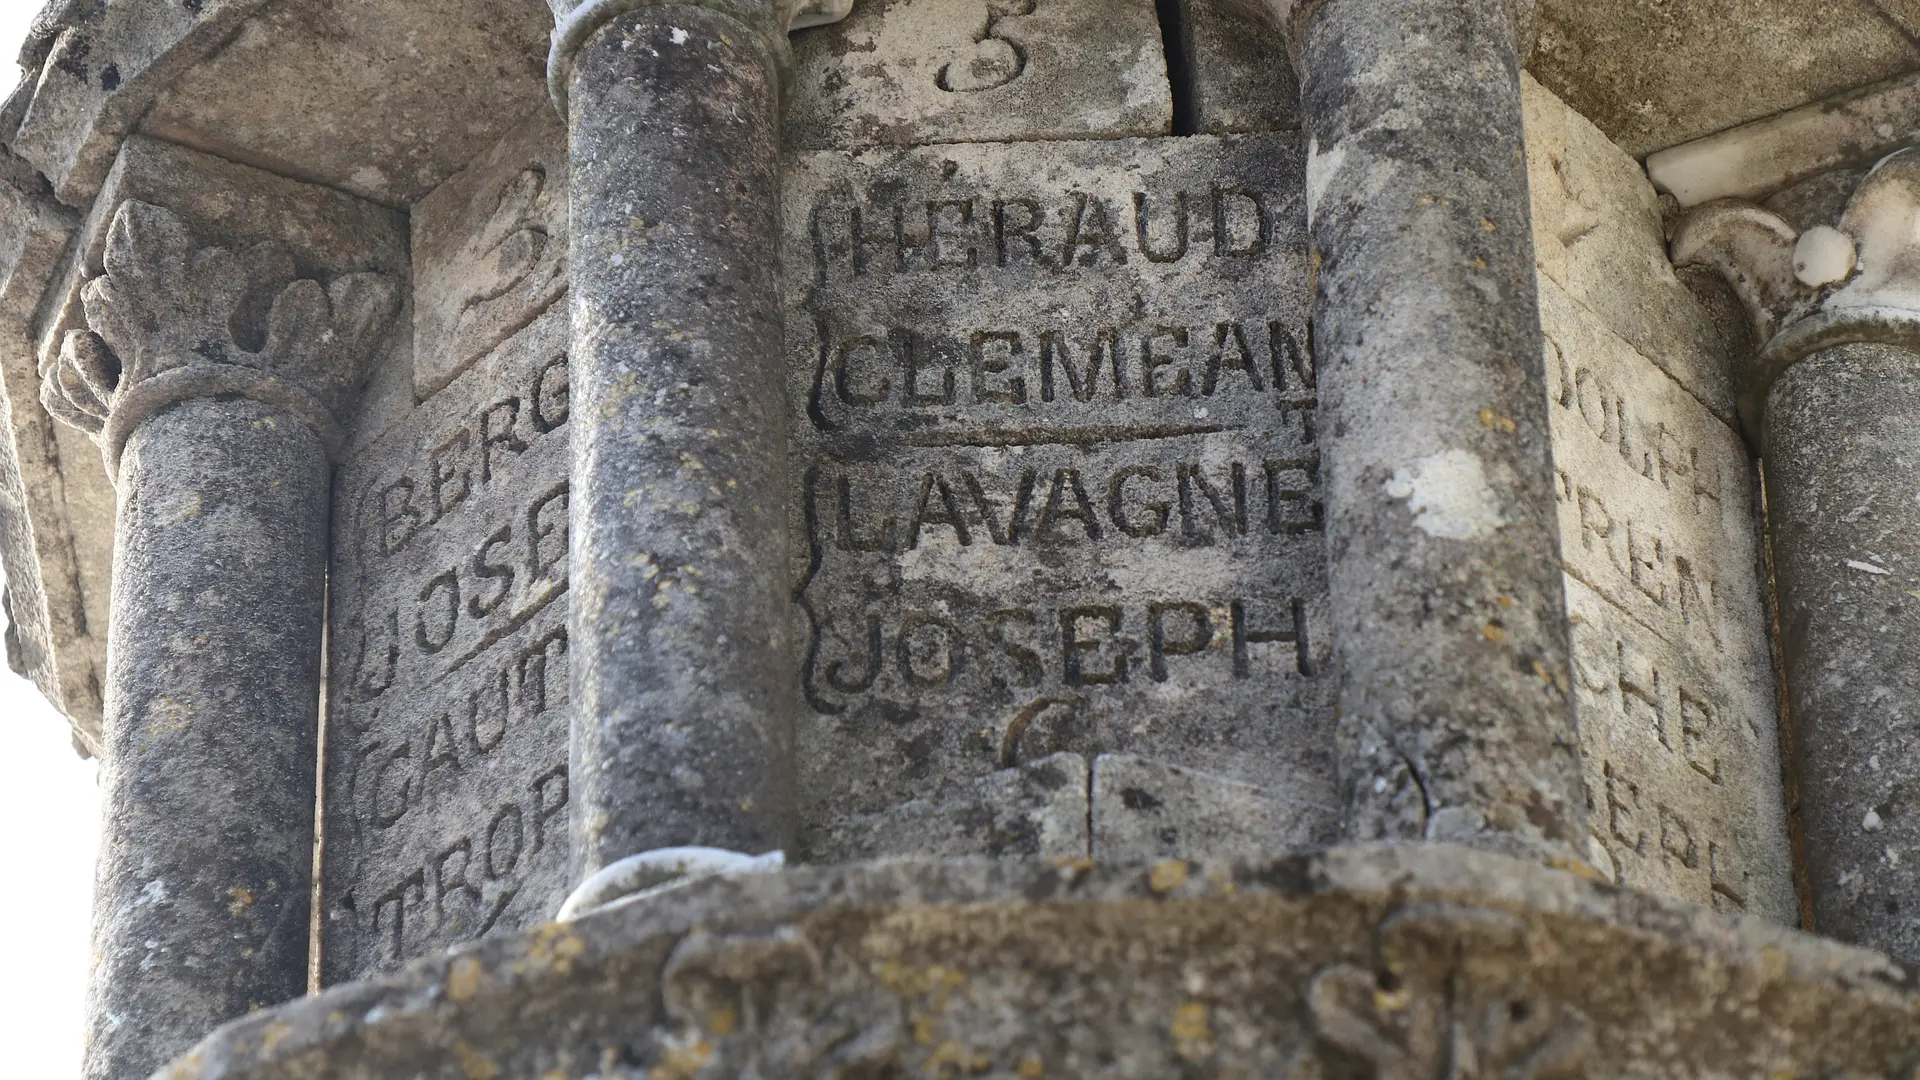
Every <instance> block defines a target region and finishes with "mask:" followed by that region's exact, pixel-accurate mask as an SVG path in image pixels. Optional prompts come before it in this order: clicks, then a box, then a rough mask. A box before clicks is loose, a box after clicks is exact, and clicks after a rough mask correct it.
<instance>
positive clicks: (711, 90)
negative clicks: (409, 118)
mask: <svg viewBox="0 0 1920 1080" xmlns="http://www.w3.org/2000/svg"><path fill="white" fill-rule="evenodd" d="M756 7H757V8H758V10H759V11H760V12H761V13H762V14H763V15H767V16H768V17H769V18H770V17H771V5H767V6H765V7H760V6H758V5H756ZM780 30H784V27H779V28H777V29H776V28H774V27H772V25H771V24H770V23H757V24H756V25H754V26H751V27H748V26H743V24H742V23H741V22H739V21H737V20H736V19H734V18H731V17H728V16H727V15H724V14H721V13H718V12H715V11H712V10H707V9H696V8H682V7H674V8H655V7H646V8H642V9H640V10H636V11H633V12H628V13H622V14H618V15H615V16H611V21H609V22H607V23H605V24H604V25H602V26H601V27H600V28H599V29H597V30H595V31H594V33H593V34H592V36H591V37H589V38H588V39H586V41H585V42H584V44H583V45H582V47H581V49H580V52H579V54H578V55H577V57H575V58H574V60H573V61H572V63H571V68H570V69H571V71H572V77H571V80H570V83H569V86H570V90H569V100H570V105H569V109H570V118H569V126H568V140H569V146H570V151H569V152H570V156H571V170H572V171H571V175H570V178H569V181H568V191H569V198H570V200H571V203H572V211H571V223H570V225H569V240H570V248H569V252H568V265H569V273H570V275H571V281H570V284H569V289H570V292H569V298H570V307H571V309H572V339H573V345H572V347H571V350H570V354H569V364H570V367H571V369H572V379H573V386H574V394H575V397H576V399H577V400H578V403H579V413H578V416H579V418H578V420H577V421H576V422H575V424H574V429H573V432H572V434H571V436H570V438H571V440H572V458H573V469H572V476H573V483H574V485H575V490H574V493H573V495H574V499H575V500H576V501H575V502H574V504H573V506H574V510H573V518H574V523H575V528H574V530H573V532H572V544H573V570H572V575H573V589H572V594H571V601H572V602H571V609H572V610H571V613H570V619H569V627H570V639H571V642H572V655H573V659H572V680H573V709H574V719H575V722H574V726H573V739H572V755H573V758H572V760H573V766H572V775H573V797H574V807H573V815H572V818H573V830H574V831H573V837H574V850H573V859H574V863H575V871H576V877H577V878H585V877H586V876H587V875H589V874H591V873H593V872H595V871H597V870H599V869H601V868H602V867H604V866H606V865H607V864H609V863H612V862H615V861H617V860H620V859H623V858H627V857H629V856H632V855H635V854H638V853H643V852H646V851H648V850H650V849H655V848H665V847H679V846H687V845H695V846H703V847H715V848H723V849H728V850H732V851H740V852H746V853H748V854H760V853H763V852H767V851H771V850H773V849H784V848H785V847H787V846H788V841H789V839H790V837H791V836H792V831H793V829H794V827H795V824H796V822H795V820H794V815H793V812H792V790H793V776H792V739H793V718H794V712H795V711H797V707H798V704H799V702H798V695H797V694H796V693H795V692H794V687H793V682H792V680H793V671H794V669H795V667H796V666H797V665H796V663H795V658H796V652H797V650H796V649H795V648H794V646H795V644H796V642H795V640H794V636H793V635H792V634H791V633H790V632H789V631H790V627H791V625H792V622H791V598H790V589H791V582H790V581H789V580H788V579H787V578H786V575H785V574H784V572H783V571H785V569H786V567H785V565H784V557H785V556H786V554H787V534H786V528H787V513H786V505H785V504H786V503H787V501H788V498H789V496H790V488H789V486H788V484H787V483H786V480H787V477H786V475H785V471H784V466H785V464H786V461H787V451H788V446H787V440H786V433H785V428H786V408H785V402H784V401H783V400H782V390H783V385H782V374H783V373H782V371H781V369H780V361H779V357H780V355H781V337H780V313H781V299H782V294H781V280H782V271H783V268H782V266H781V258H780V237H781V232H780V227H781V221H780V202H781V190H780V174H779V136H780V133H779V97H780V86H779V84H778V81H777V80H778V79H779V72H778V63H777V57H776V55H775V51H776V50H775V47H774V46H777V45H778V44H781V42H779V41H778V38H777V36H776V37H775V38H774V40H773V41H772V42H769V41H768V40H767V39H768V35H777V34H778V32H779V31H780Z"/></svg>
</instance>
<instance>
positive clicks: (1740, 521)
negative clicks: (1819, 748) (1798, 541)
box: [1540, 280, 1797, 922]
mask: <svg viewBox="0 0 1920 1080" xmlns="http://www.w3.org/2000/svg"><path fill="white" fill-rule="evenodd" d="M1540 303H1541V321H1542V324H1543V326H1544V329H1545V331H1546V351H1547V357H1546V361H1547V363H1546V367H1547V388H1548V395H1549V402H1550V413H1551V416H1552V424H1553V449H1554V461H1555V466H1556V471H1557V485H1556V497H1557V500H1558V503H1559V510H1560V543H1561V552H1562V561H1563V566H1564V568H1565V570H1566V573H1567V578H1568V584H1567V593H1568V608H1569V618H1570V619H1571V621H1572V624H1573V627H1572V636H1573V651H1574V681H1575V684H1576V693H1575V696H1576V701H1577V702H1578V709H1579V716H1580V732H1581V746H1582V754H1583V762H1584V766H1585V773H1586V785H1587V798H1588V802H1589V816H1590V821H1589V826H1590V828H1591V830H1592V833H1593V835H1594V838H1595V840H1596V845H1597V850H1599V851H1603V852H1604V853H1605V856H1606V857H1605V859H1604V860H1601V861H1603V862H1607V863H1610V869H1611V871H1612V873H1613V874H1614V875H1615V877H1616V880H1619V881H1621V882H1622V883H1623V884H1627V885H1632V886H1634V887H1636V888H1641V889H1646V890H1649V891H1655V892H1662V893H1666V894H1668V895H1674V896H1681V897H1685V898H1687V899H1691V900H1696V901H1698V902H1700V903H1706V904H1713V905H1715V906H1716V907H1721V908H1733V909H1739V910H1746V911H1752V912H1754V913H1757V914H1763V915H1766V916H1768V917H1770V918H1774V919H1777V920H1780V921H1783V922H1792V921H1794V919H1795V917H1796V910H1797V905H1796V901H1795V899H1794V894H1793V886H1792V870H1791V856H1790V852H1789V849H1788V842H1787V822H1786V812H1785V799H1784V797H1783V794H1782V791H1781V787H1780V756H1779V722H1778V709H1777V706H1776V699H1775V696H1774V674H1773V665H1772V656H1771V652H1770V649H1769V645H1768V636H1767V625H1768V621H1767V613H1766V609H1765V606H1764V603H1763V592H1762V586H1761V576H1760V570H1759V567H1760V556H1759V551H1758V531H1757V521H1758V518H1757V515H1756V511H1755V507H1754V502H1753V490H1754V489H1753V474H1752V467H1751V465H1750V464H1749V462H1748V459H1747V453H1746V447H1745V445H1744V444H1743V443H1742V442H1741V441H1740V438H1739V436H1738V435H1737V434H1735V433H1734V431H1733V430H1732V429H1731V428H1729V427H1727V426H1726V425H1725V424H1723V423H1721V422H1720V420H1719V419H1718V418H1716V417H1715V416H1714V415H1713V414H1712V413H1711V412H1709V411H1708V410H1707V408H1706V407H1705V406H1703V405H1702V404H1701V403H1700V402H1699V401H1698V400H1697V399H1695V398H1694V397H1693V396H1692V395H1690V394H1688V393H1687V392H1686V390H1685V389H1683V388H1682V387H1681V386H1680V385H1679V384H1677V383H1675V382H1674V381H1673V379H1671V378H1670V377H1668V376H1667V375H1666V374H1665V373H1663V372H1662V371H1660V370H1659V369H1658V368H1656V367H1655V366H1654V365H1653V364H1652V362H1650V361H1649V360H1647V359H1646V358H1645V357H1643V356H1641V355H1640V354H1639V353H1637V352H1635V351H1634V350H1633V348H1632V347H1630V346H1629V345H1628V344H1627V343H1626V342H1625V341H1623V340H1621V339H1620V338H1619V337H1617V336H1615V335H1614V334H1612V333H1611V332H1609V331H1608V329H1607V328H1606V326H1605V325H1604V324H1603V323H1601V322H1600V320H1599V317H1598V316H1596V315H1595V314H1593V313H1592V312H1591V311H1589V310H1587V309H1586V308H1584V307H1582V306H1581V305H1579V304H1577V303H1575V302H1574V301H1573V300H1572V299H1570V298H1569V297H1568V296H1567V295H1566V294H1565V293H1564V292H1562V291H1561V290H1560V289H1559V288H1558V287H1556V286H1555V285H1554V284H1553V283H1552V282H1550V281H1546V280H1543V281H1542V282H1541V283H1540Z"/></svg>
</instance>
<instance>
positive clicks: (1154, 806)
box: [1092, 754, 1337, 863]
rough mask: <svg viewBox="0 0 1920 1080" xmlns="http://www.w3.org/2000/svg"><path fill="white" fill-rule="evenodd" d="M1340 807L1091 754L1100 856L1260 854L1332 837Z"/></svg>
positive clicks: (1243, 857) (1250, 857)
mask: <svg viewBox="0 0 1920 1080" xmlns="http://www.w3.org/2000/svg"><path fill="white" fill-rule="evenodd" d="M1336 815H1337V810H1336V808H1334V807H1330V806H1324V805H1319V804H1316V803H1312V802H1304V801H1301V800H1299V799H1296V798H1293V797H1292V796H1291V795H1290V794H1289V793H1288V792H1285V791H1271V790H1268V789H1266V788H1262V787H1257V786H1255V785H1253V784H1246V783H1241V782H1240V781H1237V780H1228V779H1225V778H1224V777H1219V776H1214V775H1211V774H1209V773H1203V772H1198V771H1196V770H1193V769H1182V768H1180V767H1179V766H1177V765H1168V764H1166V763H1164V762H1160V761H1153V760H1150V759H1148V758H1142V757H1135V756H1133V755H1130V754H1103V755H1101V756H1100V757H1098V758H1095V759H1094V762H1093V810H1092V821H1093V857H1094V858H1095V859H1096V860H1098V861H1100V862H1125V861H1129V860H1134V861H1141V860H1144V861H1158V860H1161V859H1195V860H1199V861H1201V862H1210V863H1224V862H1233V861H1241V862H1248V861H1257V860H1260V859H1265V858H1271V857H1272V856H1273V855H1274V854H1275V853H1276V852H1282V851H1295V850H1300V849H1303V848H1308V847H1314V846H1318V845H1322V844H1326V843H1330V842H1331V841H1332V840H1333V838H1334V830H1333V829H1332V828H1331V827H1330V826H1331V825H1332V824H1333V823H1334V822H1335V821H1336V820H1337V817H1336Z"/></svg>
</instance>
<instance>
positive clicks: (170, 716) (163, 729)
mask: <svg viewBox="0 0 1920 1080" xmlns="http://www.w3.org/2000/svg"><path fill="white" fill-rule="evenodd" d="M192 725H193V706H191V705H188V704H187V703H186V702H183V701H175V700H173V699H172V698H154V699H153V703H152V704H150V705H148V706H147V735H148V736H149V737H151V738H158V737H160V736H162V735H178V734H179V733H181V732H183V731H185V730H187V728H189V727H191V726H192Z"/></svg>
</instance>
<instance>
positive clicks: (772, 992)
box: [652, 926, 905, 1080]
mask: <svg viewBox="0 0 1920 1080" xmlns="http://www.w3.org/2000/svg"><path fill="white" fill-rule="evenodd" d="M664 981H665V984H666V985H665V997H666V1007H667V1014H668V1015H669V1016H671V1017H673V1019H674V1020H675V1021H676V1023H677V1025H678V1030H677V1031H675V1032H674V1033H672V1034H670V1035H669V1036H667V1037H666V1038H665V1039H664V1040H663V1045H664V1047H665V1051H664V1054H663V1056H662V1059H661V1062H660V1064H659V1065H657V1066H656V1067H655V1068H654V1070H653V1073H652V1075H653V1076H655V1077H658V1078H662V1080H722V1078H725V1080H880V1078H881V1077H883V1076H885V1075H887V1074H888V1070H889V1069H890V1068H891V1067H892V1066H893V1065H894V1063H895V1062H896V1060H897V1057H898V1054H899V1051H900V1047H901V1046H902V1045H903V1043H904V1039H905V1036H904V1025H903V1024H902V1022H901V1013H900V1005H899V1002H897V1001H896V1000H894V999H892V998H891V997H885V996H875V995H872V994H859V995H853V996H843V997H836V996H835V995H833V994H832V993H831V992H830V991H829V988H828V986H827V980H826V977H825V973H824V971H823V968H822V965H821V961H820V954H819V952H818V950H816V949H815V948H814V946H813V943H812V942H810V941H808V940H807V937H806V935H805V934H803V933H802V932H801V931H800V930H798V929H796V928H794V927H791V926H783V927H780V928H779V929H777V930H775V931H773V932H772V933H770V934H764V935H741V936H725V935H716V934H709V933H706V932H704V931H696V932H694V933H693V934H690V935H688V937H687V938H686V939H685V940H683V941H682V942H681V943H680V944H679V946H678V947H676V948H675V949H674V951H673V955H672V956H671V957H669V958H668V960H667V966H666V971H665V974H664Z"/></svg>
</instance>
